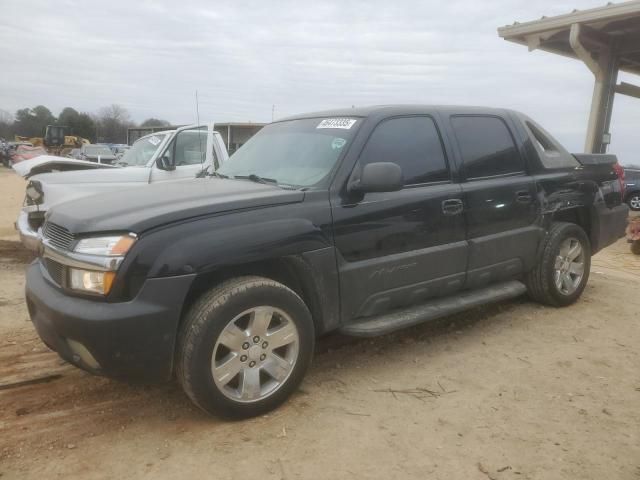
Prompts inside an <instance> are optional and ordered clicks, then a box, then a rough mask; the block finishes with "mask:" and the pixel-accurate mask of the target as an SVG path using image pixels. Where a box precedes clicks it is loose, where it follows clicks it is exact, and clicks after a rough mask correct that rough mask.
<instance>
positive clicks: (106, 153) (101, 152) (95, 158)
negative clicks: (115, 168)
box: [79, 143, 116, 163]
mask: <svg viewBox="0 0 640 480" xmlns="http://www.w3.org/2000/svg"><path fill="white" fill-rule="evenodd" d="M79 158H80V160H88V161H90V162H97V163H113V162H114V161H115V159H116V156H115V155H114V154H113V152H112V151H111V149H110V148H109V147H108V146H107V145H94V144H91V143H89V144H86V145H82V147H81V148H80V157H79Z"/></svg>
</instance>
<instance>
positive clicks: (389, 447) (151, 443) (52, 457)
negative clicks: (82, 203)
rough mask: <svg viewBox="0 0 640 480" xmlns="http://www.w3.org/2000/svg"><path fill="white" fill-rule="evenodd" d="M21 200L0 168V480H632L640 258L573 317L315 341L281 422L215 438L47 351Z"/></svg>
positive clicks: (153, 391)
mask: <svg viewBox="0 0 640 480" xmlns="http://www.w3.org/2000/svg"><path fill="white" fill-rule="evenodd" d="M23 189H24V181H23V180H22V179H20V178H18V177H17V176H16V175H14V174H13V173H12V172H10V171H7V170H5V169H2V168H0V192H1V193H0V196H1V198H2V207H0V280H1V281H0V478H1V479H2V480H5V479H14V478H15V479H32V478H33V479H42V478H47V479H55V478H82V479H107V478H153V479H165V478H216V479H218V478H219V479H227V478H229V479H234V478H238V479H245V478H264V479H330V478H331V479H333V478H335V479H347V478H381V479H391V478H402V479H406V478H421V479H422V478H429V479H447V480H450V479H465V480H473V479H480V480H483V479H497V480H502V479H544V480H551V479H597V480H602V479H605V478H606V479H636V480H637V479H640V408H639V407H640V355H639V352H640V257H637V256H633V255H631V254H630V253H629V248H628V245H627V244H626V243H624V241H621V242H619V243H617V244H616V245H613V246H612V247H610V248H609V249H607V250H605V251H603V252H601V253H599V254H598V255H597V256H596V257H595V258H594V262H593V267H592V275H591V279H590V281H589V285H588V287H587V289H586V291H585V293H584V296H583V298H582V300H581V301H580V302H579V303H577V304H576V305H574V306H572V307H569V308H565V309H553V308H546V307H543V306H540V305H537V304H535V303H531V302H529V301H528V300H527V299H526V298H522V299H518V300H515V301H510V302H505V303H502V304H499V305H495V306H491V307H487V308H481V309H475V310H472V311H469V312H467V313H464V314H462V315H457V316H454V317H450V318H447V319H445V320H443V321H440V322H437V323H434V324H429V325H424V326H420V327H416V328H412V329H409V330H406V331H404V332H401V333H398V334H394V335H390V336H386V337H382V338H378V339H375V340H353V339H342V338H337V337H332V338H329V339H324V340H321V341H320V343H319V344H318V353H317V355H316V357H315V360H314V364H313V366H312V368H311V370H310V372H309V374H308V376H307V378H306V380H305V381H304V383H303V385H302V387H301V389H300V391H299V392H298V393H297V394H296V395H294V397H293V398H292V399H291V400H290V401H289V402H288V403H287V404H286V405H284V406H283V407H282V408H280V409H278V410H277V411H275V412H273V413H271V414H269V415H265V416H263V417H259V418H256V419H253V420H249V421H243V422H226V421H222V420H218V419H213V418H209V417H207V416H206V415H205V414H203V413H202V412H200V411H199V410H197V409H196V408H194V407H193V406H192V405H191V404H190V402H189V401H188V400H187V398H186V397H185V396H184V395H183V394H182V392H181V390H180V389H179V387H178V386H177V385H176V384H175V383H170V384H165V385H159V386H128V385H124V384H122V383H117V382H115V381H111V380H108V379H104V378H97V377H93V376H91V375H89V374H86V373H84V372H82V371H79V370H77V369H75V368H73V367H71V366H69V365H66V364H65V363H63V362H62V361H61V360H59V358H58V357H57V356H56V355H55V354H53V353H51V352H50V351H48V350H47V348H46V347H45V346H44V345H42V343H41V342H40V341H39V340H38V338H37V336H36V333H35V331H34V329H33V327H32V326H31V324H30V323H29V321H28V317H27V311H26V308H25V305H24V301H23V294H22V291H23V287H24V278H23V277H24V269H25V266H26V264H27V262H28V261H29V255H27V254H25V252H24V251H23V250H22V249H21V248H20V246H19V244H18V243H17V237H16V236H15V234H14V233H13V231H12V222H13V220H14V219H15V216H16V214H17V211H18V209H19V206H20V203H21V199H22V196H23V191H24V190H23ZM43 377H46V378H48V380H49V381H48V382H46V383H37V384H31V385H23V386H19V387H15V386H14V387H12V388H4V389H3V388H2V386H3V385H5V386H6V385H8V384H14V383H15V382H20V381H28V380H32V379H37V378H43Z"/></svg>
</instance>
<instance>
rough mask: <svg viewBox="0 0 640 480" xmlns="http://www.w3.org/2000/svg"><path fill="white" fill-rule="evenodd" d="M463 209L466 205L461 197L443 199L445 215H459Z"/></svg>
mask: <svg viewBox="0 0 640 480" xmlns="http://www.w3.org/2000/svg"><path fill="white" fill-rule="evenodd" d="M463 209H464V205H463V203H462V200H460V199H459V198H450V199H448V200H443V201H442V213H444V214H445V215H450V216H451V215H459V214H461V213H462V210H463Z"/></svg>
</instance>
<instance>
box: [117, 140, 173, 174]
mask: <svg viewBox="0 0 640 480" xmlns="http://www.w3.org/2000/svg"><path fill="white" fill-rule="evenodd" d="M165 137H166V134H155V135H151V136H150V137H144V138H141V139H139V140H137V141H136V142H135V143H134V144H133V145H132V146H131V148H130V149H129V150H127V151H126V152H125V153H124V155H123V156H122V158H121V159H120V160H118V165H124V166H126V167H131V166H137V167H142V166H145V165H146V164H147V163H149V160H151V157H153V155H154V153H156V151H157V150H158V147H159V146H160V145H161V144H162V141H163V140H164V138H165Z"/></svg>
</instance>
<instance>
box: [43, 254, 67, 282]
mask: <svg viewBox="0 0 640 480" xmlns="http://www.w3.org/2000/svg"><path fill="white" fill-rule="evenodd" d="M44 264H45V266H46V268H47V272H48V273H49V276H50V277H51V279H52V280H53V281H54V282H56V283H57V284H58V285H62V284H63V282H64V272H65V267H64V265H62V264H61V263H58V262H56V261H55V260H51V259H50V258H45V259H44Z"/></svg>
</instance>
